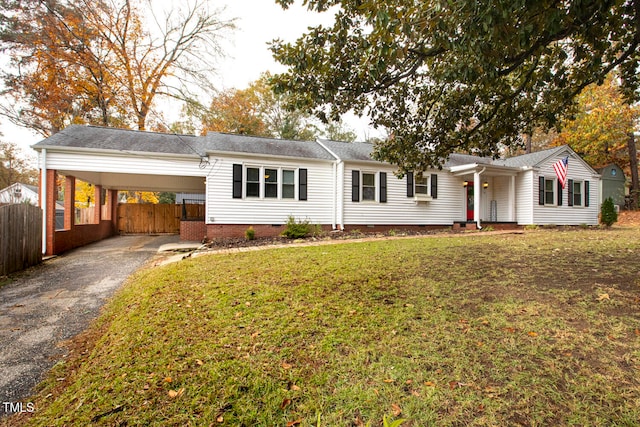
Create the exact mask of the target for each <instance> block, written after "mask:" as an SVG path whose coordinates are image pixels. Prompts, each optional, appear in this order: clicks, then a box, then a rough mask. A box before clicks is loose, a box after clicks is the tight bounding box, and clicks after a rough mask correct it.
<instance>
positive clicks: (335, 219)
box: [316, 139, 343, 230]
mask: <svg viewBox="0 0 640 427" xmlns="http://www.w3.org/2000/svg"><path fill="white" fill-rule="evenodd" d="M316 143H318V145H320V146H321V147H322V148H324V149H325V150H326V151H327V152H328V153H329V154H330V155H331V156H333V158H334V159H335V160H334V161H333V190H334V191H333V197H332V203H331V204H332V207H331V208H332V211H333V212H332V213H331V217H332V224H331V226H332V227H333V229H334V230H337V229H338V226H340V228H341V229H342V228H343V224H342V212H338V211H341V210H342V201H341V200H340V199H341V198H342V196H341V194H342V191H340V190H341V188H342V182H341V180H339V179H338V175H339V174H340V166H341V165H342V159H341V158H340V157H339V156H338V155H337V154H336V153H334V152H333V151H331V150H330V149H329V147H327V146H326V145H325V144H323V143H322V141H320V139H317V140H316ZM338 186H340V188H338Z"/></svg>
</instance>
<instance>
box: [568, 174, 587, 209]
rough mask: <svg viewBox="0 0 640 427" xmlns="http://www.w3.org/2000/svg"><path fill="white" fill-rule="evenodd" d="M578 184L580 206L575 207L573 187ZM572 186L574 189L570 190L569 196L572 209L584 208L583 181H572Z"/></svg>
mask: <svg viewBox="0 0 640 427" xmlns="http://www.w3.org/2000/svg"><path fill="white" fill-rule="evenodd" d="M576 184H579V186H580V204H579V205H576V192H575V190H574V189H575V185H576ZM573 185H574V188H572V189H571V195H572V196H573V200H572V202H573V204H572V205H571V207H572V208H584V196H585V194H584V181H583V180H576V179H574V180H573Z"/></svg>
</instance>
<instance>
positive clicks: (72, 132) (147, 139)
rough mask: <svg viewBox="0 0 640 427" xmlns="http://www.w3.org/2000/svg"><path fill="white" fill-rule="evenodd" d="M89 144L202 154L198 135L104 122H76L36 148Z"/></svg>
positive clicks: (82, 146) (41, 142)
mask: <svg viewBox="0 0 640 427" xmlns="http://www.w3.org/2000/svg"><path fill="white" fill-rule="evenodd" d="M47 147H69V148H89V149H97V150H117V151H135V152H148V153H166V154H186V155H193V156H195V155H201V154H204V153H202V150H201V149H200V148H199V142H198V138H197V137H196V136H194V135H176V134H170V133H159V132H141V131H133V130H126V129H117V128H106V127H100V126H83V125H72V126H69V127H67V128H65V129H63V130H61V131H60V132H58V133H56V134H54V135H52V136H50V137H49V138H47V139H44V140H42V141H40V142H38V143H37V144H35V145H33V148H34V149H36V150H38V149H41V148H47Z"/></svg>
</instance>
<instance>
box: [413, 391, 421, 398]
mask: <svg viewBox="0 0 640 427" xmlns="http://www.w3.org/2000/svg"><path fill="white" fill-rule="evenodd" d="M411 395H412V396H415V397H420V392H418V391H417V390H411Z"/></svg>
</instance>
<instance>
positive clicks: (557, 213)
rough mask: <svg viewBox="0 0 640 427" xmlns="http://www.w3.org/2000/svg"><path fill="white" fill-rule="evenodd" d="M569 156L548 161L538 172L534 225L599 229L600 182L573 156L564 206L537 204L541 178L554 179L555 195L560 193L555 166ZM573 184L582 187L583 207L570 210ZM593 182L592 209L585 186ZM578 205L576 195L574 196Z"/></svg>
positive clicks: (564, 194) (590, 194)
mask: <svg viewBox="0 0 640 427" xmlns="http://www.w3.org/2000/svg"><path fill="white" fill-rule="evenodd" d="M567 154H569V153H566V152H561V153H559V154H557V155H556V156H554V157H552V158H550V159H548V160H547V161H545V162H544V164H542V165H541V167H540V169H539V170H538V171H536V178H535V184H534V185H533V188H531V190H530V194H531V198H532V199H533V200H535V203H534V205H533V221H532V222H531V223H532V224H540V225H544V224H555V225H580V224H588V225H596V224H598V209H599V205H598V197H599V195H598V181H599V177H598V176H597V175H594V173H593V171H592V170H590V169H589V168H588V167H587V166H586V165H585V164H584V162H583V161H582V160H581V159H580V158H578V157H575V156H573V155H570V156H569V164H568V166H567V186H565V188H564V190H562V198H563V203H562V205H560V206H558V205H557V204H554V205H553V206H548V205H539V204H538V203H537V199H538V189H537V186H538V184H537V182H538V177H539V176H544V177H545V182H546V178H549V179H554V185H555V191H556V192H557V191H558V190H557V181H556V180H555V172H554V170H553V164H554V163H555V162H557V161H558V160H560V159H561V158H564V157H565V156H566V155H567ZM569 180H573V183H574V185H575V183H576V182H578V183H580V191H581V195H580V202H581V205H580V206H569V203H568V201H569V185H568V183H569ZM585 181H589V182H590V185H589V206H588V207H586V206H585V200H584V196H585V192H584V182H585ZM574 202H575V195H574ZM518 222H520V218H518Z"/></svg>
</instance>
